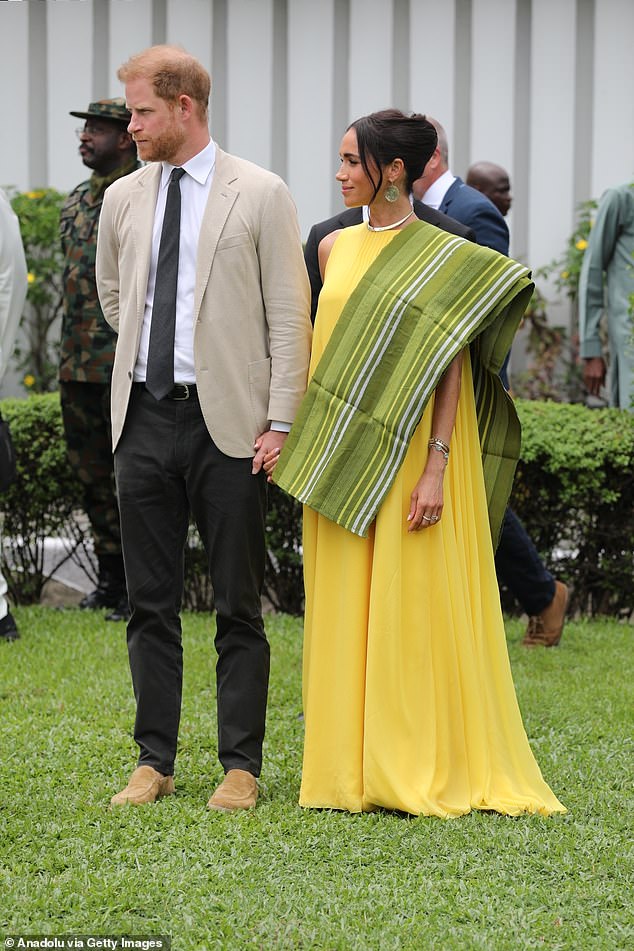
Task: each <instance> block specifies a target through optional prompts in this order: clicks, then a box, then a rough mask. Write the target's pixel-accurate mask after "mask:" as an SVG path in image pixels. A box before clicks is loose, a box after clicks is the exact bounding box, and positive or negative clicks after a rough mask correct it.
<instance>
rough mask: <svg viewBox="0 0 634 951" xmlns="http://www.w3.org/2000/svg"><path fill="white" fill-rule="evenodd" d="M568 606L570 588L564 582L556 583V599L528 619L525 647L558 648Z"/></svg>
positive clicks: (523, 642)
mask: <svg viewBox="0 0 634 951" xmlns="http://www.w3.org/2000/svg"><path fill="white" fill-rule="evenodd" d="M567 605H568V588H567V587H566V585H565V584H564V583H563V582H562V581H555V597H554V598H553V599H552V601H551V602H550V604H549V605H548V607H547V608H544V610H543V611H542V613H541V614H535V615H534V616H533V617H530V618H529V619H528V627H527V628H526V634H525V635H524V640H523V641H522V644H523V645H524V647H556V646H557V644H558V643H559V641H560V640H561V632H562V631H563V628H564V621H565V619H566V607H567Z"/></svg>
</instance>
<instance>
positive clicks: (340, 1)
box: [313, 0, 352, 223]
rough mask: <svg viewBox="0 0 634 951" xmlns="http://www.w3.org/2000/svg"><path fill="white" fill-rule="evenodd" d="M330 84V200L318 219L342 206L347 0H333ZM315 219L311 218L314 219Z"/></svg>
mask: <svg viewBox="0 0 634 951" xmlns="http://www.w3.org/2000/svg"><path fill="white" fill-rule="evenodd" d="M332 37H333V49H334V63H333V87H332V100H331V103H332V123H331V133H330V153H331V156H330V163H329V166H328V169H329V182H330V196H331V202H330V207H329V208H328V213H327V214H324V215H319V216H318V218H317V220H321V219H323V218H328V217H329V216H330V215H331V214H334V213H335V211H336V210H337V209H339V208H341V204H342V203H341V186H340V185H339V184H338V183H337V181H336V180H335V177H334V176H335V173H336V169H337V165H338V163H337V155H338V153H339V143H340V141H341V138H342V136H343V133H344V130H345V129H346V128H347V126H348V124H349V123H350V121H351V120H352V116H351V114H350V111H351V107H350V70H349V57H348V51H349V49H350V0H335V7H334V20H333V31H332ZM313 223H314V222H313Z"/></svg>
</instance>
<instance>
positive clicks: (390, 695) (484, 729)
mask: <svg viewBox="0 0 634 951" xmlns="http://www.w3.org/2000/svg"><path fill="white" fill-rule="evenodd" d="M387 115H388V113H387V112H386V113H383V114H381V113H379V114H375V116H378V117H385V116H387ZM389 115H390V116H391V120H390V121H389V122H387V126H386V122H384V121H381V122H380V123H379V122H376V121H375V117H373V116H370V117H366V118H365V119H364V120H358V122H357V123H353V125H352V126H351V127H350V128H349V129H348V131H347V132H346V135H345V136H344V138H343V140H342V145H341V168H340V171H339V173H338V175H337V178H338V180H339V181H340V182H341V184H342V190H343V195H344V200H345V202H346V204H350V205H359V204H367V205H369V208H370V219H369V227H368V225H366V224H361V225H358V226H355V227H351V228H347V229H345V230H343V231H341V232H339V233H337V234H335V235H332V236H329V237H328V238H325V239H324V240H323V241H322V243H321V245H320V266H321V268H322V272H323V273H324V287H323V290H322V292H321V295H320V299H319V308H318V311H317V318H316V321H315V333H314V338H313V353H312V363H311V375H312V374H313V373H314V370H315V367H316V366H317V364H318V363H319V361H320V358H321V356H322V353H323V351H324V348H325V347H326V344H327V343H328V340H329V338H330V335H331V333H332V331H333V329H334V327H335V325H336V323H337V320H338V318H339V315H340V314H341V311H342V309H343V307H344V305H345V304H346V302H347V300H348V298H349V296H350V294H351V293H352V291H353V290H354V289H355V287H356V286H357V285H358V283H359V280H360V279H361V277H362V276H363V275H364V274H365V273H366V271H367V269H368V268H369V267H370V266H371V265H372V264H373V262H374V261H375V259H376V257H377V256H378V255H379V254H380V252H381V251H382V250H383V249H384V248H385V247H386V246H387V245H388V244H389V243H390V242H391V241H392V240H393V239H394V238H395V236H396V235H397V234H399V232H400V230H401V229H403V228H407V227H408V226H409V225H410V223H411V222H412V221H415V220H416V219H415V218H413V215H412V214H411V206H410V205H409V186H410V184H411V182H412V181H413V180H415V179H416V178H418V177H419V176H420V174H421V173H422V168H423V167H424V164H425V163H426V161H427V159H428V157H429V156H430V155H431V151H433V148H434V146H435V141H433V140H430V134H431V135H433V134H434V133H433V129H432V127H431V126H429V124H428V123H427V122H426V120H424V118H423V117H421V116H418V117H405V116H402V114H399V113H396V112H395V111H392V110H390V113H389ZM399 116H402V118H399ZM430 129H432V132H431V133H430ZM378 130H380V139H381V148H380V149H379V148H378V147H377V145H376V142H377V141H378V136H379V131H378ZM404 132H405V133H406V134H407V144H404V142H405V139H404V137H403V133H404ZM357 133H359V136H358V135H357ZM417 136H418V139H417ZM386 140H387V141H386ZM392 140H393V141H392ZM410 140H411V141H413V142H414V143H415V147H414V148H411V146H409V143H410ZM408 147H409V151H410V152H412V153H413V155H414V156H415V157H414V158H411V159H410V158H409V156H408ZM390 148H391V150H392V154H390V152H389V151H387V152H386V149H388V150H389V149H390ZM417 162H418V165H417V164H416V163H417ZM386 185H387V189H386ZM390 188H392V189H393V190H392V192H389V191H388V190H389V189H390ZM395 188H396V189H398V196H397V198H396V200H395V201H394V200H393V199H394V194H395V193H394V189H395ZM386 191H387V200H386V198H385V193H386ZM373 193H374V194H373ZM408 210H409V212H410V214H408ZM423 227H425V226H423ZM373 229H377V230H373ZM430 442H431V445H430ZM447 449H449V452H448V453H447V451H446V450H447ZM275 463H276V459H275V458H271V459H270V460H268V462H267V466H265V468H267V471H269V472H271V473H272V472H273V470H274V468H275ZM303 545H304V575H305V585H306V614H305V629H304V638H305V640H304V671H303V697H304V714H305V728H306V734H305V746H304V760H303V773H302V783H301V792H300V804H301V805H302V806H306V807H321V808H334V809H344V810H348V811H350V812H359V811H366V810H373V809H376V808H377V807H383V808H387V809H393V810H401V811H403V812H407V813H411V814H413V815H435V816H442V817H450V816H458V815H462V814H464V813H467V812H469V811H470V810H471V809H487V810H496V811H498V812H501V813H505V814H509V815H516V814H519V813H522V812H532V813H535V812H537V813H541V814H545V815H548V814H550V813H554V812H563V811H565V810H564V807H563V806H562V805H561V804H560V803H559V802H558V800H557V799H556V797H555V796H554V795H553V793H552V792H551V790H550V789H549V787H548V786H547V785H546V783H545V782H544V780H543V778H542V776H541V773H540V770H539V767H538V765H537V763H536V761H535V759H534V757H533V754H532V751H531V749H530V747H529V744H528V740H527V737H526V733H525V731H524V727H523V724H522V719H521V714H520V711H519V708H518V705H517V700H516V696H515V690H514V685H513V680H512V675H511V670H510V665H509V659H508V653H507V647H506V639H505V632H504V626H503V619H502V614H501V608H500V598H499V591H498V587H497V581H496V575H495V567H494V561H493V548H492V543H491V531H490V526H489V520H488V515H487V500H486V494H485V486H484V478H483V472H482V460H481V447H480V441H479V435H478V426H477V420H476V410H475V401H474V390H473V382H472V376H471V363H470V358H469V350H468V348H467V349H465V350H463V351H462V353H461V354H460V355H459V356H458V357H457V358H456V359H454V360H453V361H452V363H451V364H450V366H449V368H448V369H447V370H446V372H445V373H444V376H443V377H442V379H441V381H440V383H439V384H438V386H437V387H436V390H435V392H434V394H433V395H432V397H431V399H430V401H429V403H428V404H427V407H426V408H425V411H424V414H423V416H422V419H421V421H420V423H419V424H418V426H417V427H416V429H415V431H414V433H413V436H412V438H411V440H410V442H409V446H408V448H407V452H406V455H405V458H404V460H403V462H402V464H401V466H400V468H399V469H398V472H397V474H396V477H395V479H394V482H393V484H392V486H391V488H390V490H389V492H388V494H387V496H386V497H385V499H384V501H383V502H382V504H381V506H380V508H379V510H378V513H377V515H376V518H375V519H374V521H373V523H372V525H371V527H370V530H369V533H368V536H367V537H360V536H359V535H357V534H353V533H352V532H351V531H348V530H347V529H345V528H343V527H342V526H341V525H339V524H336V523H335V522H334V521H332V520H330V519H329V518H326V517H325V516H324V515H322V514H319V513H318V512H317V511H314V510H313V509H311V508H309V507H307V506H305V508H304V538H303Z"/></svg>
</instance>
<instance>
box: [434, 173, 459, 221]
mask: <svg viewBox="0 0 634 951" xmlns="http://www.w3.org/2000/svg"><path fill="white" fill-rule="evenodd" d="M461 185H462V179H461V178H456V180H455V181H454V182H452V183H451V185H450V186H449V188H448V189H447V191H446V192H445V197H444V198H443V200H442V201H441V203H440V205H439V206H438V211H442V212H443V213H444V214H449V211H448V209H449V208H450V206H451V203H452V201H453V200H454V198H455V197H456V193H457V191H458V189H459V188H460V186H461Z"/></svg>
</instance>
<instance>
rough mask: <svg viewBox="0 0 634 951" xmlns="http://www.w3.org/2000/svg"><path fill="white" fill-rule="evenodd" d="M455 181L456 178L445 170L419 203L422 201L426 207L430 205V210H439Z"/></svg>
mask: <svg viewBox="0 0 634 951" xmlns="http://www.w3.org/2000/svg"><path fill="white" fill-rule="evenodd" d="M455 180H456V176H455V175H453V174H452V173H451V172H450V171H449V169H447V171H446V172H443V173H442V175H441V176H440V177H439V178H437V179H436V181H435V182H433V183H432V184H431V185H430V186H429V188H428V189H427V191H426V192H425V194H424V195H423V196H422V198H421V201H423V202H424V203H425V204H426V205H430V206H431V207H432V208H440V206H441V205H442V203H443V199H444V197H445V195H446V194H447V192H448V191H449V189H450V188H451V186H452V185H453V183H454V182H455Z"/></svg>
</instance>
